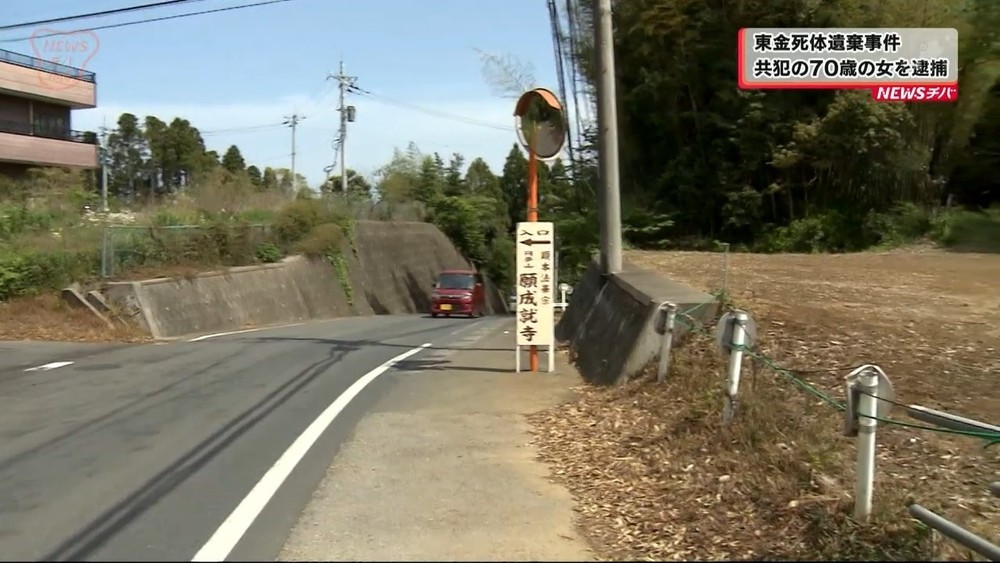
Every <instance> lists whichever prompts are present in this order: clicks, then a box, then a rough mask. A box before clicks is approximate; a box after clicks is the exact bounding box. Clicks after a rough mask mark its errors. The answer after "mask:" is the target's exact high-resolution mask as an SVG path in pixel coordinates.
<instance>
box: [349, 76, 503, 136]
mask: <svg viewBox="0 0 1000 563" xmlns="http://www.w3.org/2000/svg"><path fill="white" fill-rule="evenodd" d="M348 90H349V91H351V92H353V93H355V94H361V95H363V96H369V97H371V98H374V99H376V100H379V101H381V102H383V103H386V104H388V105H394V106H397V107H401V108H405V109H409V110H412V111H417V112H420V113H425V114H427V115H431V116H434V117H440V118H442V119H452V120H455V121H461V122H463V123H468V124H470V125H479V126H481V127H489V128H490V129H497V130H500V131H511V130H513V129H514V127H513V126H512V125H511V126H504V125H498V124H496V123H490V122H488V121H482V120H479V119H475V118H473V117H466V116H463V115H457V114H454V113H448V112H445V111H440V110H434V109H430V108H425V107H421V106H418V105H415V104H411V103H408V102H403V101H400V100H395V99H393V98H389V97H387V96H383V95H380V94H376V93H374V92H371V91H369V90H365V89H363V88H359V87H357V86H351V87H348Z"/></svg>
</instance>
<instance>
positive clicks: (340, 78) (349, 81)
mask: <svg viewBox="0 0 1000 563" xmlns="http://www.w3.org/2000/svg"><path fill="white" fill-rule="evenodd" d="M330 78H335V79H336V80H337V82H338V87H339V89H340V104H339V107H338V109H337V111H339V112H340V142H339V145H340V191H341V193H345V194H346V193H347V156H346V153H347V122H348V121H354V117H353V115H352V114H353V113H354V108H353V107H347V106H345V105H344V102H345V101H346V99H345V98H346V96H347V89H348V88H350V87H352V86H354V81H355V80H357V79H358V77H356V76H346V75H345V74H344V61H343V60H341V61H340V72H339V73H338V74H337V75H336V76H333V75H331V76H330Z"/></svg>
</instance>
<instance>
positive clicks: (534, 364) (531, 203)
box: [528, 133, 538, 372]
mask: <svg viewBox="0 0 1000 563" xmlns="http://www.w3.org/2000/svg"><path fill="white" fill-rule="evenodd" d="M534 136H535V135H534V133H532V139H531V142H529V143H528V222H529V223H536V222H538V157H537V156H536V155H535V151H534V146H535V143H534ZM528 365H529V366H530V369H531V371H532V372H536V371H538V346H534V345H532V346H531V348H530V349H529V352H528Z"/></svg>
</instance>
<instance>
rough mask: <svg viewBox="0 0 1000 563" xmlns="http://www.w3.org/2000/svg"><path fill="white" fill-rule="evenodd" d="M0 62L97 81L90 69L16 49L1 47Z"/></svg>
mask: <svg viewBox="0 0 1000 563" xmlns="http://www.w3.org/2000/svg"><path fill="white" fill-rule="evenodd" d="M0 62H5V63H9V64H12V65H17V66H23V67H26V68H32V69H35V70H41V71H43V72H49V73H52V74H58V75H59V76H65V77H67V78H75V79H77V80H82V81H84V82H90V83H92V84H93V83H96V82H97V75H96V74H95V73H93V72H91V71H89V70H83V69H82V68H76V67H72V66H69V65H64V64H60V63H54V62H52V61H46V60H45V59H39V58H38V57H32V56H29V55H24V54H22V53H15V52H14V51H7V50H6V49H0Z"/></svg>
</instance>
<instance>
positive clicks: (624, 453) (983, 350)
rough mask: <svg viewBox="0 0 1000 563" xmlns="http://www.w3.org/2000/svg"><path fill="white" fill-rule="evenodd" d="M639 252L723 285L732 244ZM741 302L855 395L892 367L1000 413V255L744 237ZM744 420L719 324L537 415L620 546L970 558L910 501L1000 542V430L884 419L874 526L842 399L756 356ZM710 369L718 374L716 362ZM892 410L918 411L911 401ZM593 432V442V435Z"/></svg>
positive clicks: (826, 380)
mask: <svg viewBox="0 0 1000 563" xmlns="http://www.w3.org/2000/svg"><path fill="white" fill-rule="evenodd" d="M626 259H627V260H629V261H631V262H633V263H635V264H637V265H640V266H643V267H645V268H651V269H654V270H657V271H660V272H662V273H664V274H665V275H667V276H669V277H671V278H672V279H675V280H678V281H682V282H686V283H688V284H690V285H692V286H694V287H697V288H699V289H703V290H706V291H710V292H716V291H718V290H719V289H721V288H722V286H723V284H724V283H726V282H724V280H725V279H726V278H725V276H724V274H723V272H724V264H725V261H724V260H725V259H724V256H723V254H721V253H699V252H645V251H633V252H629V253H627V254H626ZM727 285H728V288H727V289H728V291H727V295H728V298H729V301H730V303H732V304H733V305H734V306H738V307H740V308H742V309H745V310H747V311H749V312H751V313H752V314H753V316H754V318H755V320H756V321H757V325H758V336H759V338H758V342H757V344H758V346H759V350H760V352H761V353H762V354H763V355H764V356H766V357H768V358H771V359H773V360H774V362H775V364H776V365H778V366H781V367H783V368H786V369H788V370H791V371H792V372H794V373H795V374H797V376H798V377H799V378H801V379H802V380H806V381H808V382H809V383H811V384H812V385H813V386H815V387H816V388H818V389H820V390H822V391H823V392H825V393H827V394H828V395H829V396H831V397H833V398H834V399H837V400H839V401H843V398H844V376H845V375H846V374H847V373H848V372H849V371H850V370H851V369H853V368H855V367H858V366H860V365H863V364H866V363H872V364H876V365H878V366H880V367H881V368H882V369H883V370H884V371H885V372H886V374H887V375H888V376H889V378H890V379H891V381H892V383H893V387H894V390H895V395H896V399H897V401H899V402H900V403H902V404H919V405H923V406H927V407H931V408H935V409H940V410H947V411H949V412H952V413H955V414H959V415H962V416H966V417H970V418H975V419H978V420H982V421H985V422H991V423H993V424H998V423H1000V420H998V418H1000V385H998V383H1000V354H998V350H1000V323H998V322H997V321H996V320H995V319H996V318H997V314H998V313H1000V256H996V255H975V254H950V253H945V252H941V251H937V250H929V249H918V250H909V251H893V252H887V253H863V254H849V255H751V254H730V256H729V268H728V283H727ZM749 365H750V368H748V369H747V370H746V372H745V375H744V381H743V383H742V384H741V389H740V397H741V406H740V409H741V410H740V412H738V417H737V421H736V423H735V424H734V425H733V426H732V427H726V428H723V427H722V425H721V423H720V420H719V419H720V417H721V410H722V397H721V383H722V373H723V369H724V365H723V360H722V358H721V357H720V355H719V354H718V352H717V350H716V349H715V346H714V343H713V342H711V341H710V339H709V338H707V337H695V338H692V339H691V340H690V341H688V342H687V343H686V344H685V345H684V346H683V347H682V348H681V349H679V350H678V352H677V353H676V354H675V359H674V361H673V364H672V368H671V378H670V380H669V381H668V382H667V383H666V384H656V383H655V382H653V381H651V380H650V379H649V378H648V377H646V378H644V379H641V380H639V381H636V382H633V383H630V384H628V385H625V386H623V387H620V388H617V389H612V390H608V389H593V388H584V389H581V391H580V392H581V399H580V400H579V401H577V402H575V403H571V404H568V405H565V406H562V407H559V408H557V409H553V410H550V411H549V412H547V413H545V414H544V415H542V416H538V417H535V418H534V422H535V424H536V427H537V429H538V430H537V432H538V440H539V442H540V443H541V444H542V445H541V449H542V452H543V456H544V457H545V458H546V459H548V460H549V461H550V462H551V463H552V464H554V466H555V474H556V476H557V479H561V480H563V481H564V482H566V484H567V485H568V486H569V487H570V489H571V490H572V491H573V492H574V494H575V495H576V496H577V498H578V500H579V502H580V513H581V524H582V525H583V526H584V528H585V529H587V530H588V535H589V537H590V539H591V540H592V541H593V542H594V543H595V544H596V545H597V546H598V547H599V549H601V550H602V551H603V553H604V554H605V556H607V557H608V558H613V559H623V558H628V559H658V560H682V559H686V558H696V559H711V558H715V559H720V558H777V559H795V558H830V559H852V558H862V559H869V560H871V559H897V560H900V559H906V558H919V559H931V558H937V559H949V560H955V559H963V558H965V557H966V556H967V554H965V553H963V552H962V550H960V549H957V548H955V547H954V544H952V543H950V542H949V541H947V540H942V539H941V538H940V537H939V536H937V535H936V534H931V533H929V532H928V531H927V530H926V529H925V528H923V527H921V526H918V525H915V524H914V522H913V521H912V520H911V519H910V518H909V517H908V515H907V513H906V509H905V505H906V503H907V502H908V501H915V502H918V503H919V504H921V505H923V506H925V507H927V508H929V509H931V510H934V511H935V512H938V513H939V514H942V515H943V516H945V517H946V518H949V519H951V520H953V521H956V522H958V523H961V524H963V525H965V526H967V527H969V528H970V529H973V530H975V531H977V532H978V533H979V534H980V535H982V536H983V537H985V538H987V539H989V540H991V541H993V542H998V541H1000V499H996V498H991V497H990V495H989V493H988V491H987V485H988V484H989V483H990V482H991V481H996V480H1000V445H997V446H993V447H990V448H984V442H983V441H982V440H979V439H976V438H970V437H967V436H954V435H948V434H943V433H939V432H932V431H928V430H925V429H917V428H908V427H900V426H884V425H880V426H879V429H878V435H877V440H878V444H879V449H878V460H877V462H876V489H875V510H874V513H873V523H872V524H871V525H867V526H864V525H859V524H857V523H855V522H853V521H852V520H851V519H849V518H847V515H849V514H850V512H851V507H852V503H851V499H852V497H853V477H854V468H853V465H854V459H855V455H856V450H855V446H854V443H853V440H852V439H850V438H846V437H843V435H842V434H840V432H841V428H842V425H843V419H842V415H841V413H840V412H839V411H837V410H836V409H834V408H831V407H829V406H827V405H826V404H824V403H822V402H821V401H819V400H817V399H816V398H815V397H814V396H812V395H808V394H806V393H802V392H801V391H799V390H798V389H797V388H796V387H794V386H793V385H791V384H790V382H789V381H788V379H787V378H786V377H783V376H781V375H777V374H775V372H774V370H772V369H770V368H768V367H767V366H766V365H762V364H761V362H749ZM713 373H716V374H719V375H718V377H715V378H713V377H712V376H711V375H712V374H713ZM889 416H890V417H891V418H893V419H895V420H898V421H901V422H907V423H917V422H918V421H915V420H913V419H910V418H909V417H907V416H906V414H905V412H903V409H901V408H899V407H896V408H894V410H893V411H892V412H890V413H889ZM580 444H586V447H584V446H581V445H580Z"/></svg>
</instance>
